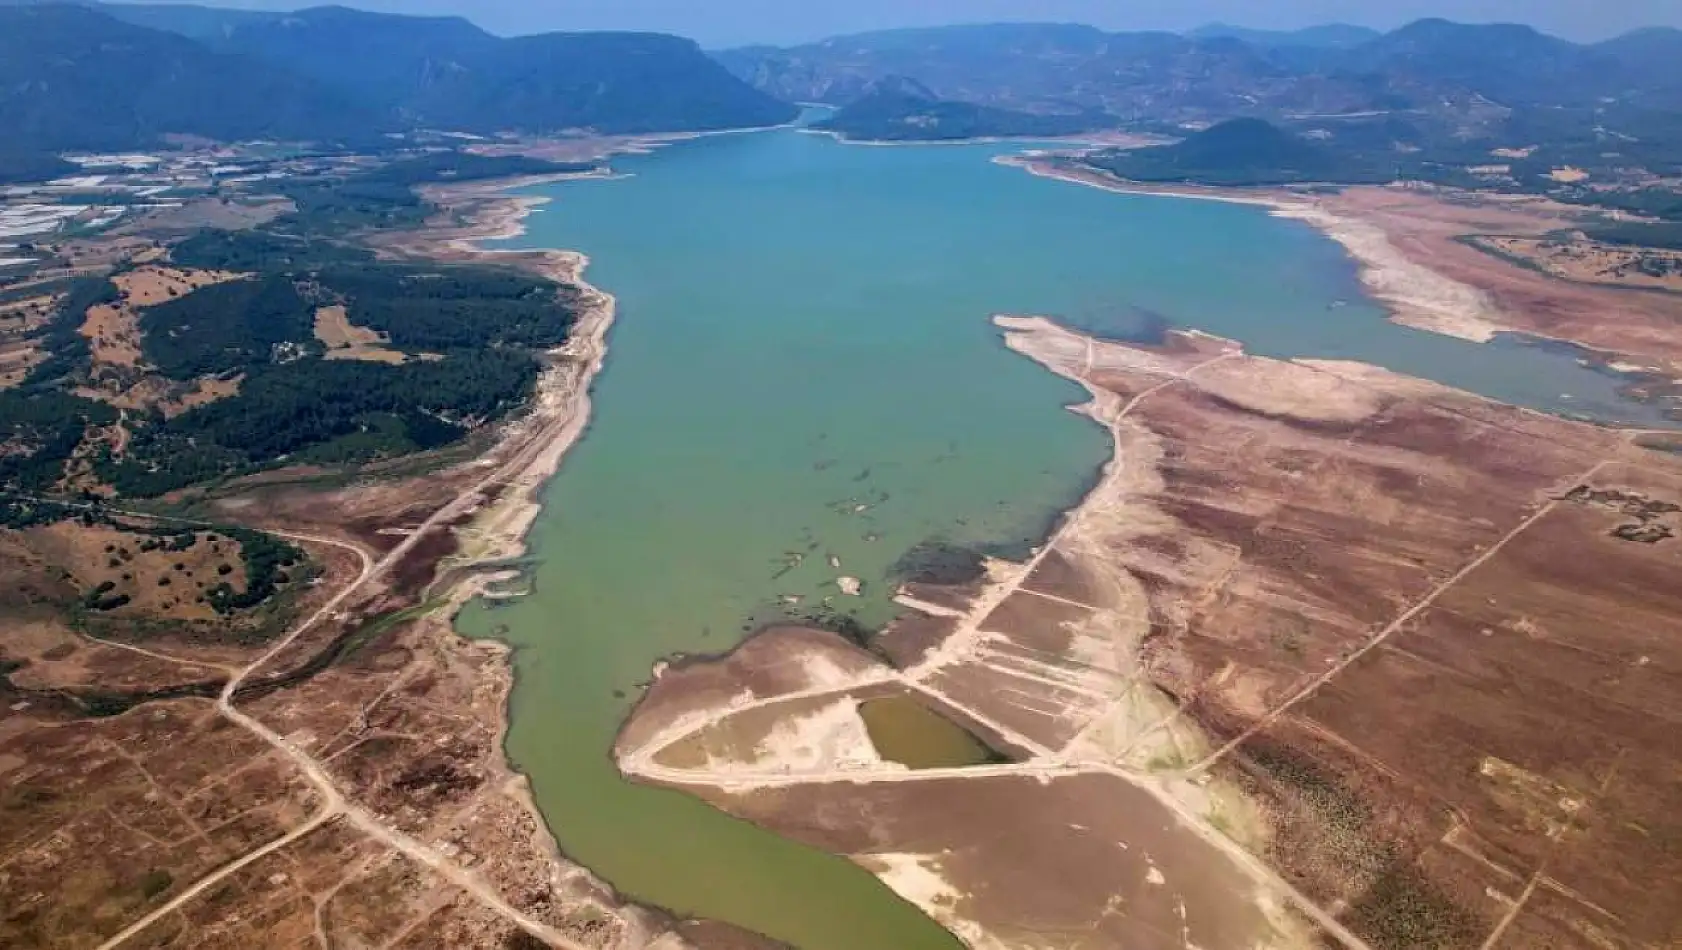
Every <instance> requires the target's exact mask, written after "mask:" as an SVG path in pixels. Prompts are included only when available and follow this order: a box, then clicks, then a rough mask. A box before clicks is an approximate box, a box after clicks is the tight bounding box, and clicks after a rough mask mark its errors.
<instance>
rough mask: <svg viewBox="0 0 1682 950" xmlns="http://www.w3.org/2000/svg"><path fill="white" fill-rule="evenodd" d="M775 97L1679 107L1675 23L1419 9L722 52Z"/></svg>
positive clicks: (1027, 27)
mask: <svg viewBox="0 0 1682 950" xmlns="http://www.w3.org/2000/svg"><path fill="white" fill-rule="evenodd" d="M718 58H719V60H720V61H721V62H723V63H725V64H726V65H727V66H728V67H729V68H730V69H731V71H732V72H734V73H735V74H736V75H738V76H740V77H741V78H743V79H744V80H746V81H748V82H750V83H752V84H753V85H754V86H756V87H757V88H759V89H761V90H763V91H765V92H767V93H770V94H771V95H774V96H777V97H778V98H782V99H786V100H789V101H798V102H822V103H829V104H833V105H838V106H841V105H847V104H848V103H850V102H852V101H853V100H855V99H858V98H860V97H862V96H864V95H865V94H866V92H867V91H868V90H869V89H871V88H872V84H873V83H876V82H878V81H880V80H882V79H886V78H889V77H903V78H906V79H910V80H914V81H916V82H917V83H920V84H921V85H923V86H925V87H927V88H928V89H929V90H930V91H931V92H932V93H933V94H935V95H936V96H937V97H938V98H940V99H950V100H958V101H964V102H971V103H975V104H978V105H984V106H989V107H995V108H1003V109H1011V110H1016V111H1023V112H1041V113H1081V112H1094V111H1096V112H1102V113H1104V114H1107V115H1109V116H1111V117H1112V118H1113V120H1114V121H1115V122H1116V123H1118V124H1120V123H1140V122H1158V123H1204V124H1207V123H1209V122H1213V121H1219V120H1222V119H1227V118H1234V117H1240V116H1254V117H1263V118H1274V119H1283V118H1290V117H1292V116H1302V115H1328V114H1331V115H1337V114H1353V113H1362V112H1376V111H1386V112H1395V111H1404V110H1405V111H1411V112H1415V113H1418V114H1420V115H1430V116H1437V117H1440V118H1443V119H1445V120H1450V121H1454V122H1459V123H1470V124H1471V125H1473V126H1477V125H1481V124H1487V123H1488V122H1490V121H1492V120H1498V119H1504V118H1506V117H1507V116H1509V115H1510V114H1511V113H1512V112H1513V111H1515V110H1522V109H1527V108H1550V109H1551V108H1568V109H1583V108H1590V109H1598V110H1599V111H1600V112H1601V113H1603V114H1604V113H1613V114H1626V115H1627V114H1631V113H1634V112H1638V111H1640V110H1644V109H1656V108H1663V109H1676V108H1678V106H1679V105H1682V97H1679V96H1678V95H1677V90H1678V89H1679V88H1682V79H1679V78H1678V77H1679V76H1682V70H1678V69H1677V68H1675V64H1676V63H1677V62H1679V61H1682V31H1678V30H1672V29H1652V30H1644V31H1640V32H1638V33H1634V34H1630V35H1627V36H1624V37H1620V38H1618V39H1615V40H1611V41H1608V42H1605V43H1599V44H1594V45H1581V44H1576V43H1572V42H1569V41H1566V40H1562V39H1559V38H1557V37H1553V36H1548V35H1545V34H1543V33H1540V32H1538V31H1536V30H1534V29H1531V28H1530V27H1526V26H1517V25H1505V24H1495V25H1466V24H1459V23H1451V22H1448V21H1446V20H1421V21H1419V22H1416V23H1413V24H1410V25H1408V26H1405V27H1403V28H1401V29H1398V30H1396V31H1394V32H1391V33H1386V34H1378V33H1374V32H1372V31H1369V30H1364V29H1363V28H1360V27H1345V26H1329V27H1321V28H1315V29H1311V30H1304V31H1299V32H1296V33H1270V32H1266V31H1254V30H1243V29H1238V28H1233V27H1223V26H1212V27H1206V28H1204V29H1202V30H1198V31H1194V32H1193V33H1191V34H1189V35H1180V34H1174V33H1106V32H1104V31H1101V30H1098V29H1095V28H1092V27H1085V26H1073V25H1065V24H993V25H978V26H961V27H946V28H934V29H915V30H893V31H886V32H876V33H865V34H859V35H856V36H846V37H838V38H835V39H830V40H826V41H823V42H821V43H814V44H810V45H806V46H797V47H790V48H772V47H748V48H744V49H737V50H730V51H726V52H723V53H720V54H718Z"/></svg>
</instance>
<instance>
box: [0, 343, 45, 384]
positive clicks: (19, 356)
mask: <svg viewBox="0 0 1682 950" xmlns="http://www.w3.org/2000/svg"><path fill="white" fill-rule="evenodd" d="M42 358H43V357H42V354H41V352H40V351H39V350H37V349H35V347H34V346H32V345H31V344H29V343H13V344H9V345H0V389H10V388H12V387H13V386H17V385H19V384H21V383H22V382H23V381H24V380H25V379H26V378H28V376H29V371H30V369H32V368H33V367H34V366H35V364H36V363H39V362H41V360H42Z"/></svg>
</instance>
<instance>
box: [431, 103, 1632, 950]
mask: <svg viewBox="0 0 1682 950" xmlns="http://www.w3.org/2000/svg"><path fill="white" fill-rule="evenodd" d="M1006 151H1009V149H1007V148H1006V147H1003V146H982V145H978V146H962V147H952V146H948V147H927V148H867V147H849V146H843V145H839V144H837V143H835V142H833V141H831V140H830V139H828V138H824V137H820V136H813V135H805V134H801V133H798V132H794V131H778V132H769V133H758V134H748V135H735V136H721V137H714V138H707V139H701V140H697V141H693V142H688V143H684V144H681V145H677V146H673V147H670V148H667V149H664V150H662V151H659V152H657V153H655V154H652V155H647V156H638V157H632V158H626V159H621V160H618V161H616V162H615V165H616V167H617V168H618V169H619V170H620V171H623V172H626V173H628V174H629V175H630V177H628V178H623V179H619V180H606V181H581V182H569V183H564V184H560V185H554V186H546V187H544V188H542V189H539V193H542V194H547V195H550V196H551V197H553V198H554V202H553V203H552V204H550V205H548V206H547V207H545V208H544V209H542V210H540V211H539V212H538V213H536V214H535V215H533V217H532V218H531V219H530V220H529V227H530V230H529V233H528V234H527V236H526V237H525V238H524V239H523V240H522V241H520V242H519V244H521V245H523V246H532V247H558V248H576V249H580V250H583V251H585V252H586V253H588V254H589V255H590V256H591V258H592V260H593V264H592V267H591V270H590V273H589V277H590V280H591V281H592V282H593V283H596V284H597V285H599V286H601V287H603V288H604V289H606V290H608V291H610V292H612V293H614V294H616V295H617V296H618V298H619V303H620V313H619V323H618V324H617V326H616V328H615V330H614V332H613V337H612V341H611V351H610V352H611V355H610V358H609V362H608V366H607V369H606V371H605V372H604V374H603V375H602V377H601V379H600V381H599V384H598V387H597V399H596V409H595V417H594V419H593V422H592V425H591V429H590V432H589V434H588V435H587V437H586V438H585V440H584V441H583V442H582V443H581V444H580V445H579V446H578V447H577V448H576V449H575V450H574V451H573V453H572V455H571V456H569V457H568V459H567V461H566V463H565V466H564V467H563V470H562V471H561V473H560V474H559V475H558V476H557V477H556V478H555V479H554V480H553V482H552V483H551V484H550V485H549V486H548V487H547V489H546V490H545V492H544V502H545V509H544V514H543V517H542V518H541V519H540V521H539V523H538V525H537V526H536V528H535V529H534V532H533V535H532V550H533V553H534V554H535V555H536V556H537V557H538V559H539V561H540V566H539V567H537V568H536V569H535V571H534V576H533V584H534V593H533V594H532V596H530V597H528V598H525V599H523V600H521V601H518V602H514V603H512V604H509V605H506V606H501V607H497V608H487V607H475V608H473V609H471V610H469V611H468V612H467V613H466V614H465V615H464V617H463V621H462V623H463V628H464V629H465V630H466V631H467V632H469V633H474V634H481V635H484V634H495V635H498V636H501V637H503V638H504V639H506V640H507V641H508V642H510V643H512V644H513V645H514V646H515V647H516V650H517V652H516V654H515V665H516V673H517V686H516V688H515V692H514V696H513V700H512V704H513V710H512V717H513V718H512V729H511V733H510V736H509V740H508V748H509V752H510V755H511V757H512V759H513V760H514V763H515V765H516V766H517V767H518V768H520V769H522V770H524V771H525V772H527V773H528V774H529V775H530V776H531V779H532V782H533V785H534V791H535V794H536V797H537V801H538V804H539V805H540V806H541V807H542V809H543V811H544V814H545V817H546V818H547V819H548V821H549V823H550V825H551V826H552V828H553V829H554V832H555V835H556V837H557V838H558V839H559V841H560V843H561V846H562V848H563V849H564V850H566V851H567V853H568V854H570V855H571V856H573V857H574V858H576V859H577V860H579V861H581V862H582V863H584V864H586V865H588V866H589V867H590V868H592V869H593V870H595V871H596V872H597V873H599V874H601V875H602V876H603V877H604V878H606V879H607V880H608V881H610V882H611V883H613V884H614V885H615V886H616V887H618V888H619V889H620V890H621V891H623V892H625V893H627V894H628V895H630V896H633V897H636V898H638V899H641V900H645V901H648V902H651V903H654V904H658V905H661V906H664V907H667V908H670V909H672V910H674V911H677V912H679V913H684V914H695V915H699V916H710V917H716V918H720V919H724V920H728V921H731V922H734V923H737V924H739V925H742V926H746V927H749V928H751V929H754V930H758V931H761V932H763V933H766V934H769V935H771V936H774V937H778V938H780V939H783V940H787V941H789V942H791V943H793V944H796V945H797V946H800V947H802V948H805V950H859V948H877V947H882V948H906V950H917V948H924V947H931V948H932V947H953V946H956V944H955V942H954V941H953V940H952V939H951V938H950V937H949V936H948V935H946V934H945V933H944V931H942V930H940V929H939V928H938V927H936V926H935V925H934V924H932V923H931V922H930V921H928V920H927V919H926V918H924V917H923V916H922V915H921V914H920V913H918V912H917V911H915V910H914V909H912V908H911V907H910V906H909V905H906V904H904V903H902V902H900V901H899V900H898V899H897V898H895V897H894V896H893V895H892V894H891V893H890V892H889V891H887V890H886V889H885V888H884V887H882V886H881V885H880V884H878V883H877V882H876V881H875V879H874V878H872V877H871V876H870V875H868V874H866V873H865V872H863V871H862V870H858V869H856V868H854V867H853V866H852V865H851V864H849V863H847V862H845V861H842V860H840V859H837V858H833V857H830V856H827V855H824V854H820V853H818V852H816V851H813V850H810V849H807V848H804V847H801V846H797V845H794V844H792V843H790V842H787V841H784V840H782V839H779V838H777V837H775V836H772V835H769V834H767V833H765V832H761V831H759V830H757V829H755V828H753V827H751V826H748V825H746V824H743V823H740V822H737V821H734V820H732V819H730V818H727V817H726V816H724V815H722V814H721V813H718V812H716V811H713V810H712V809H710V808H709V807H707V806H705V805H702V804H700V803H699V802H697V801H695V800H692V799H690V798H687V797H685V796H682V795H679V794H675V793H670V792H664V791H659V790H653V789H646V788H639V787H635V786H632V785H629V784H627V783H625V782H623V781H622V780H621V779H620V778H619V777H618V775H617V773H616V772H615V770H614V769H613V766H612V763H611V761H610V759H609V747H610V745H611V742H612V739H613V735H614V733H615V730H616V729H617V727H618V724H619V723H620V721H622V719H623V717H624V715H625V714H626V712H627V711H628V710H629V708H630V706H631V705H632V704H633V703H634V701H635V699H636V696H637V691H638V684H640V683H642V682H643V681H645V680H646V679H647V678H648V676H649V672H650V668H651V667H652V665H653V664H654V663H655V662H656V661H657V660H659V659H660V658H662V657H664V656H667V655H670V654H672V653H676V652H710V651H720V650H724V649H727V648H728V647H730V646H731V645H732V644H733V643H734V642H736V641H737V640H738V639H739V638H740V637H741V635H742V634H743V632H744V631H745V630H747V629H749V628H751V627H752V626H753V625H755V624H756V623H758V622H761V621H763V620H765V619H769V618H770V617H772V616H774V615H775V614H776V613H777V609H778V608H777V606H776V605H777V603H778V598H779V597H780V596H781V595H788V594H798V595H804V596H805V597H807V598H808V605H811V604H813V603H817V602H818V601H820V600H821V598H823V597H825V596H834V595H836V594H837V590H836V588H835V586H834V580H835V578H836V577H837V576H838V575H841V574H847V575H853V576H857V577H860V578H863V579H864V581H865V583H866V591H865V595H866V596H865V597H863V598H861V599H859V600H856V601H855V600H852V599H850V598H839V597H838V598H837V600H838V601H843V602H845V604H844V606H846V607H848V608H850V609H852V610H853V611H854V612H856V613H857V614H858V615H859V616H860V617H861V618H862V619H863V620H865V621H867V622H870V623H876V622H880V621H882V620H885V619H886V618H887V617H888V616H890V614H891V608H890V604H889V603H888V601H887V598H886V596H885V595H886V585H885V584H884V583H883V579H884V576H885V572H886V570H887V568H888V566H889V564H891V563H892V562H893V561H894V560H895V559H896V558H897V557H898V556H899V555H901V554H902V553H903V552H904V551H905V550H906V549H907V548H909V547H910V546H911V545H913V544H915V543H917V542H918V541H921V540H924V539H926V538H931V537H940V538H943V539H947V540H950V541H953V542H957V543H999V542H1018V541H1029V540H1033V539H1035V538H1036V537H1038V536H1039V535H1040V534H1041V533H1042V532H1043V531H1044V529H1045V526H1046V524H1047V521H1048V519H1049V518H1050V517H1052V516H1053V515H1054V513H1055V512H1057V511H1058V510H1060V509H1062V508H1064V507H1067V506H1068V505H1069V504H1071V503H1072V502H1074V501H1075V500H1076V499H1077V498H1078V497H1079V495H1080V493H1081V491H1082V490H1083V488H1084V486H1085V485H1086V484H1087V483H1088V480H1089V479H1090V478H1091V476H1092V473H1093V472H1094V471H1095V470H1096V468H1097V466H1098V465H1099V464H1100V463H1101V461H1102V460H1103V459H1104V458H1105V457H1106V456H1107V455H1108V452H1109V447H1108V445H1107V441H1106V437H1105V435H1104V434H1103V433H1102V432H1101V431H1100V430H1099V429H1098V428H1097V427H1095V426H1093V425H1091V424H1090V423H1088V422H1086V421H1084V420H1082V419H1080V418H1078V417H1076V416H1074V415H1073V414H1071V413H1068V412H1065V411H1063V410H1062V408H1061V407H1062V406H1064V405H1066V404H1068V403H1071V402H1074V401H1077V400H1079V399H1080V398H1081V393H1080V392H1079V391H1078V390H1077V389H1076V388H1075V387H1074V386H1072V385H1070V384H1068V383H1066V382H1065V381H1062V380H1060V379H1058V378H1056V377H1054V376H1053V375H1052V374H1050V373H1047V372H1045V371H1044V370H1042V369H1041V368H1039V367H1037V366H1036V365H1034V364H1032V363H1031V362H1029V361H1028V360H1026V359H1023V358H1021V357H1018V356H1015V355H1013V354H1011V353H1009V352H1008V351H1006V350H1005V349H1004V348H1003V347H1002V346H1001V345H1000V344H999V340H998V334H997V331H996V330H995V329H994V328H993V327H992V326H991V325H990V323H989V320H988V318H989V317H990V315H992V314H994V313H997V312H1016V313H1044V314H1050V315H1054V316H1058V317H1061V318H1063V319H1065V320H1068V321H1071V322H1073V323H1076V324H1079V325H1081V326H1084V327H1089V328H1093V329H1096V330H1100V331H1104V332H1109V333H1124V332H1137V331H1139V330H1140V329H1143V328H1149V327H1151V326H1153V325H1156V324H1157V323H1159V322H1161V321H1168V322H1172V323H1175V324H1181V325H1188V326H1197V327H1201V328H1203V329H1206V330H1209V331H1211V332H1214V333H1218V334H1222V335H1228V336H1233V337H1236V338H1238V339H1240V340H1243V341H1244V342H1246V343H1247V344H1248V345H1249V346H1250V347H1251V349H1252V350H1253V351H1256V352H1262V353H1268V354H1275V355H1291V356H1294V355H1312V356H1325V357H1350V358H1357V359H1366V360H1371V361H1373V362H1377V363H1381V364H1383V365H1386V366H1389V367H1392V368H1395V369H1398V370H1401V371H1404V372H1409V373H1414V374H1418V375H1422V376H1428V377H1431V378H1435V379H1440V380H1443V381H1445V382H1448V383H1451V384H1453V385H1457V386H1463V387H1466V388H1469V389H1475V390H1478V391H1482V392H1485V393H1488V394H1491V395H1494V396H1496V397H1498V398H1502V399H1507V400H1511V401H1517V402H1522V403H1526V404H1529V405H1534V406H1539V407H1543V408H1569V409H1572V410H1575V411H1595V410H1599V411H1602V412H1606V413H1608V414H1633V415H1637V416H1639V415H1643V414H1644V413H1643V410H1640V409H1639V408H1637V407H1629V406H1622V405H1620V404H1619V403H1618V401H1617V400H1616V397H1615V396H1614V395H1613V392H1612V388H1613V383H1612V381H1611V380H1609V379H1606V378H1604V377H1601V376H1597V375H1594V374H1592V373H1590V372H1587V371H1585V370H1582V369H1580V368H1579V367H1577V366H1576V365H1575V364H1574V363H1572V362H1571V360H1569V359H1568V358H1566V357H1563V356H1560V355H1557V354H1550V353H1547V352H1544V351H1543V350H1541V349H1537V348H1531V347H1525V346H1519V345H1513V344H1494V345H1485V346H1479V345H1475V344H1467V343H1462V342H1459V341H1455V340H1451V339H1447V338H1443V337H1438V336H1434V335H1431V334H1426V333H1420V332H1416V331H1412V330H1408V329H1405V328H1402V327H1398V326H1395V325H1393V324H1390V323H1388V322H1386V321H1385V320H1384V319H1383V314H1382V313H1381V311H1380V310H1379V309H1377V308H1376V307H1375V306H1373V305H1371V304H1370V303H1367V302H1365V301H1364V300H1363V299H1362V297H1361V292H1360V288H1359V284H1358V281H1357V279H1356V276H1355V273H1354V269H1353V267H1352V265H1351V264H1350V263H1349V261H1348V260H1347V259H1346V258H1345V257H1344V255H1343V254H1342V252H1341V250H1340V249H1339V248H1338V247H1337V246H1336V245H1335V244H1333V243H1331V242H1330V241H1328V240H1326V239H1324V238H1323V237H1322V236H1320V235H1319V234H1317V233H1316V232H1314V231H1313V230H1312V229H1310V228H1308V227H1307V226H1305V225H1301V224H1298V223H1295V222H1287V221H1280V220H1277V219H1273V218H1269V217H1268V216H1267V215H1266V214H1265V213H1263V212H1261V211H1259V210H1258V209H1254V208H1250V207H1243V206H1236V205H1225V204H1217V203H1212V202H1202V201H1183V200H1174V199H1169V198H1157V197H1139V196H1124V195H1114V194H1108V193H1104V192H1100V191H1096V190H1093V189H1089V188H1083V187H1079V186H1075V185H1070V184H1065V183H1060V182H1052V181H1046V180H1043V179H1037V178H1033V177H1031V176H1029V175H1027V174H1026V173H1024V172H1021V171H1019V170H1016V169H1012V168H1006V167H1002V166H998V165H994V164H992V163H991V162H990V161H989V159H990V158H991V157H992V156H994V155H997V154H1002V153H1004V152H1006ZM1564 393H1569V394H1571V395H1572V396H1573V397H1574V398H1572V399H1570V400H1561V399H1560V398H1559V397H1560V395H1561V394H1564ZM861 506H865V508H864V510H863V511H859V510H857V509H858V508H860V507H861ZM832 556H833V557H838V558H840V560H841V562H842V568H841V569H840V570H835V569H832V568H831V567H830V565H829V564H828V563H827V562H828V558H830V557H832ZM802 558H803V559H802ZM796 560H799V563H798V566H792V567H791V565H793V564H794V562H795V561H796Z"/></svg>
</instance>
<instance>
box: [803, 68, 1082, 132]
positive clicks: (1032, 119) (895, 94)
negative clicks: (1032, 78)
mask: <svg viewBox="0 0 1682 950" xmlns="http://www.w3.org/2000/svg"><path fill="white" fill-rule="evenodd" d="M1114 124H1115V120H1114V119H1113V118H1112V117H1110V116H1107V115H1105V114H1103V113H1102V112H1082V113H1078V114H1035V113H1029V112H1017V111H1014V110H1011V109H1000V108H995V107H991V106H983V105H976V104H975V103H971V102H953V101H945V100H940V99H938V98H935V97H934V96H933V94H932V93H928V92H927V91H926V90H922V89H919V88H918V87H916V86H915V84H910V83H903V82H902V83H898V84H895V85H894V86H893V87H892V88H882V89H879V90H877V91H875V92H873V93H871V94H869V95H866V96H865V97H864V98H862V99H860V100H858V101H857V102H853V103H851V104H849V105H847V106H845V107H844V108H842V109H840V110H839V111H837V112H836V113H835V115H834V116H832V117H830V118H829V119H826V120H824V121H822V122H819V123H817V124H816V125H815V126H814V127H815V128H819V129H824V130H826V131H830V132H835V133H837V134H838V135H840V136H842V137H843V138H847V139H852V140H856V141H875V142H896V141H925V142H926V141H955V140H960V139H975V138H1008V137H1018V138H1020V137H1035V136H1038V137H1045V138H1051V137H1055V136H1060V135H1073V134H1075V133H1077V132H1086V131H1089V130H1091V129H1101V128H1106V127H1109V126H1113V125H1114Z"/></svg>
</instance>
